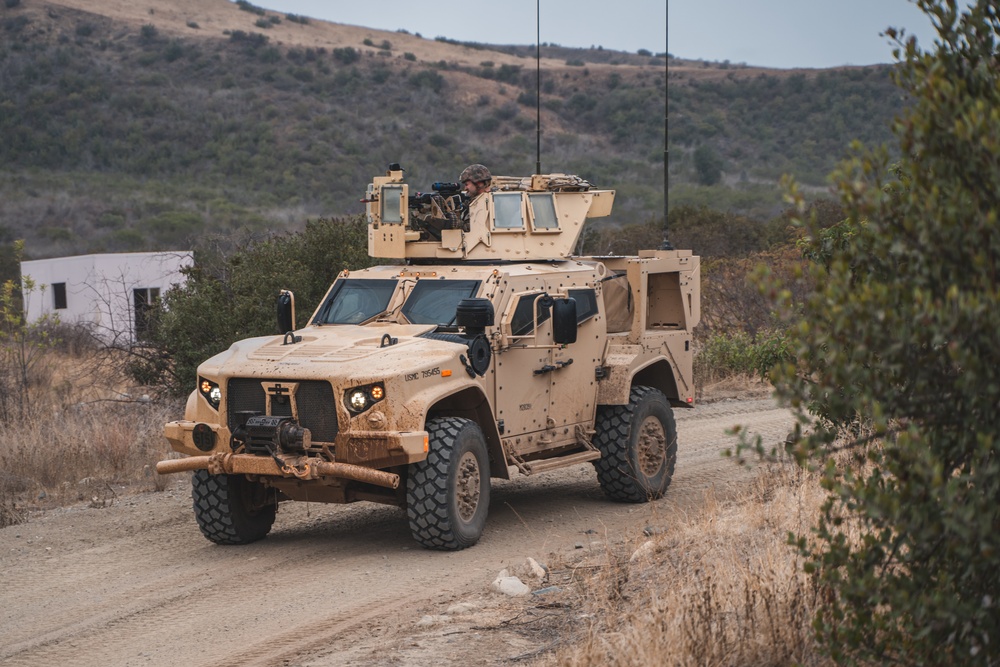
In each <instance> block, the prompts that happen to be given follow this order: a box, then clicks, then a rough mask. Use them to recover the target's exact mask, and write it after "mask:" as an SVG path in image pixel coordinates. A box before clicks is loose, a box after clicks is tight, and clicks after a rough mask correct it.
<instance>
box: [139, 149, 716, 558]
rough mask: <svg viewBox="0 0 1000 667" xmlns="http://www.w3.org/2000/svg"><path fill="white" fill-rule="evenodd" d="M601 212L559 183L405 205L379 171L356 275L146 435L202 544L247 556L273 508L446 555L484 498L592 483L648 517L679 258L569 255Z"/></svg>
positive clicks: (687, 396)
mask: <svg viewBox="0 0 1000 667" xmlns="http://www.w3.org/2000/svg"><path fill="white" fill-rule="evenodd" d="M614 195H615V193H614V191H610V190H599V189H595V188H593V187H591V185H590V184H589V183H587V182H586V181H584V180H582V179H580V178H578V177H575V176H569V175H564V174H548V175H540V174H536V175H534V176H531V177H526V178H512V177H495V178H494V179H493V189H492V191H491V192H488V193H485V194H481V195H479V196H478V197H476V198H475V199H474V200H473V201H472V202H470V203H466V202H464V201H463V199H462V195H461V194H460V193H459V186H458V185H457V184H435V187H434V191H433V192H432V193H430V194H422V193H412V194H411V193H410V191H409V186H408V185H407V184H406V183H405V182H404V179H403V172H402V170H401V169H400V168H399V167H398V165H391V166H390V169H389V171H388V172H387V174H386V175H385V176H383V177H377V178H375V179H373V182H372V183H371V184H370V185H369V186H368V192H367V196H366V201H367V209H368V224H369V236H368V245H369V253H370V254H371V255H372V256H373V257H383V258H395V259H397V260H406V261H405V263H399V264H393V265H388V266H378V267H374V268H369V269H364V270H361V271H353V272H352V271H344V272H343V273H341V275H340V276H339V277H338V278H337V279H336V281H335V282H334V283H333V285H332V286H331V287H330V290H329V291H328V293H327V294H326V297H325V298H324V299H323V301H322V303H320V305H319V307H318V308H317V309H316V311H315V312H314V313H313V315H312V317H310V319H309V323H308V325H307V326H306V327H305V328H302V329H299V330H296V331H291V329H292V328H293V325H292V323H293V322H294V321H295V320H294V314H293V312H292V311H293V309H294V299H293V298H292V296H291V295H290V294H289V293H283V295H282V296H281V298H280V299H279V306H278V320H279V326H280V327H281V329H280V330H281V331H285V332H286V333H285V334H284V335H279V336H267V337H262V338H252V339H248V340H243V341H239V342H237V343H235V344H234V345H233V346H232V347H230V348H229V349H228V350H226V351H225V352H222V353H220V354H218V355H216V356H214V357H212V358H211V359H209V360H208V361H206V362H204V363H203V364H202V365H201V366H200V367H199V369H198V387H197V389H196V390H195V391H194V392H193V393H192V394H191V396H190V398H189V399H188V402H187V408H186V412H185V419H183V420H181V421H174V422H170V423H168V424H167V425H166V427H165V434H166V437H167V438H168V440H169V441H170V444H171V446H172V447H173V449H174V450H176V451H177V452H180V453H182V454H186V455H188V456H187V457H185V458H180V459H170V460H166V461H161V462H160V463H159V464H158V465H157V471H159V472H160V473H171V472H180V471H185V470H193V471H194V476H193V487H194V490H193V497H194V511H195V518H196V519H197V521H198V525H199V526H200V527H201V530H202V532H203V533H204V535H205V537H207V538H208V539H209V540H211V541H213V542H217V543H220V544H243V543H247V542H252V541H254V540H257V539H260V538H262V537H264V536H265V535H266V534H267V533H268V531H270V529H271V526H272V524H273V523H274V520H275V512H276V509H277V506H278V504H279V502H281V501H285V500H305V501H312V502H334V503H349V502H355V501H359V500H368V501H374V502H380V503H388V504H392V505H397V506H400V507H405V508H406V512H407V515H408V517H409V525H410V530H411V532H412V534H413V537H414V538H415V539H416V540H417V541H418V542H419V543H420V544H422V545H423V546H425V547H429V548H432V549H463V548H465V547H468V546H471V545H473V544H475V543H476V541H477V540H478V539H479V537H480V535H481V534H482V532H483V527H484V524H485V521H486V515H487V512H488V509H489V502H490V479H491V478H501V479H509V477H510V475H511V474H516V473H520V474H524V475H535V474H538V473H543V472H548V471H551V470H554V469H556V468H560V467H563V466H569V465H575V464H579V463H582V462H587V461H589V462H592V463H593V464H594V466H595V467H596V469H597V479H598V481H599V483H600V485H601V487H602V489H603V490H604V492H605V494H606V495H607V496H608V497H609V498H611V499H613V500H618V501H625V502H645V501H647V500H650V499H655V498H659V497H660V496H661V495H663V493H664V492H665V491H666V489H667V486H668V485H669V484H670V478H671V476H672V474H673V470H674V461H675V459H676V452H677V431H676V427H675V423H674V417H673V412H672V408H673V407H679V406H690V405H691V404H692V403H693V400H694V386H693V384H692V377H691V375H692V372H691V366H692V350H691V330H692V328H693V327H694V326H695V325H696V324H697V323H698V320H699V317H700V305H699V298H700V283H699V280H700V278H699V276H700V274H699V258H698V257H695V256H692V254H691V252H690V251H683V250H680V251H678V250H669V251H665V250H656V251H643V252H640V254H639V256H638V257H576V256H573V255H572V252H573V249H574V247H575V246H576V243H577V239H578V237H579V235H580V232H581V230H582V229H583V226H584V223H585V221H586V220H587V219H588V218H595V217H601V216H606V215H608V214H609V213H610V211H611V205H612V203H613V200H614Z"/></svg>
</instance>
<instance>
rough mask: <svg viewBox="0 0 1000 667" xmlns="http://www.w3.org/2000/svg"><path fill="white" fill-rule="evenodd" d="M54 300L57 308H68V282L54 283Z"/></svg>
mask: <svg viewBox="0 0 1000 667" xmlns="http://www.w3.org/2000/svg"><path fill="white" fill-rule="evenodd" d="M52 300H53V302H54V307H55V309H56V310H64V309H65V308H66V283H52Z"/></svg>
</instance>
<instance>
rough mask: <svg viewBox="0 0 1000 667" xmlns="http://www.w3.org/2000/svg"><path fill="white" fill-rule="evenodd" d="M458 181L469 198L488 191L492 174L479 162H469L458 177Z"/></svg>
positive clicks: (491, 182) (491, 181)
mask: <svg viewBox="0 0 1000 667" xmlns="http://www.w3.org/2000/svg"><path fill="white" fill-rule="evenodd" d="M458 182H459V183H461V184H462V187H463V188H465V192H466V193H467V194H468V195H469V197H470V198H471V199H475V198H476V197H478V196H479V195H481V194H483V193H486V192H489V191H490V186H491V185H492V184H493V174H491V173H490V170H489V169H487V168H486V166H485V165H481V164H470V165H469V166H468V167H466V168H465V169H464V170H463V171H462V173H461V175H459V177H458Z"/></svg>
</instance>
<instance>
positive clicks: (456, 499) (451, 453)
mask: <svg viewBox="0 0 1000 667" xmlns="http://www.w3.org/2000/svg"><path fill="white" fill-rule="evenodd" d="M427 434H428V445H429V449H428V452H427V458H426V459H424V460H423V461H419V462H417V463H413V464H410V468H409V471H408V474H407V477H406V514H407V516H408V517H409V520H410V532H411V533H412V534H413V539H415V540H416V541H417V542H419V543H420V544H421V545H422V546H424V547H427V548H428V549H438V550H442V551H457V550H459V549H465V548H467V547H471V546H472V545H473V544H475V543H476V542H478V541H479V538H480V536H481V535H482V534H483V528H484V527H485V526H486V515H487V514H488V513H489V507H490V465H489V454H488V453H487V451H486V439H485V438H484V437H483V432H482V431H481V430H480V428H479V425H478V424H476V423H475V422H474V421H472V420H470V419H460V418H458V417H447V418H441V419H432V420H430V421H429V422H427Z"/></svg>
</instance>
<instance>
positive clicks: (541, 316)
mask: <svg viewBox="0 0 1000 667" xmlns="http://www.w3.org/2000/svg"><path fill="white" fill-rule="evenodd" d="M540 294H541V293H540V292H536V293H535V294H525V295H524V296H522V297H521V299H520V300H519V301H518V302H517V307H516V308H515V309H514V317H513V318H512V319H511V321H510V333H511V335H512V336H530V335H532V334H533V333H534V332H535V308H534V305H535V299H537V298H538V297H539V295H540ZM549 314H550V311H549V308H546V307H544V306H542V305H541V304H539V306H538V323H539V324H541V323H542V322H544V321H545V320H547V319H549Z"/></svg>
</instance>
